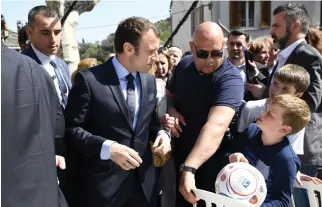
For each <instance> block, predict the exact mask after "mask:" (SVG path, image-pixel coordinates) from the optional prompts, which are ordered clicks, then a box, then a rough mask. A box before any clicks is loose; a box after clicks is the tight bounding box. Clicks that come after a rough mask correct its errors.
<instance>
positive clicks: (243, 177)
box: [215, 162, 267, 206]
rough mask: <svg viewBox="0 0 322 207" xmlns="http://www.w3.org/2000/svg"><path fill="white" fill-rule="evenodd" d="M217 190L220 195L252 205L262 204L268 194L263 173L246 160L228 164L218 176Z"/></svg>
mask: <svg viewBox="0 0 322 207" xmlns="http://www.w3.org/2000/svg"><path fill="white" fill-rule="evenodd" d="M215 190H216V193H217V194H219V195H223V196H227V197H230V198H232V199H234V200H238V201H240V202H242V203H244V204H248V205H251V206H260V205H261V204H262V203H263V202H264V200H265V197H266V194H267V188H266V183H265V179H264V177H263V175H262V174H261V173H260V172H259V171H258V170H257V169H256V168H255V167H253V166H251V165H250V164H248V163H244V162H235V163H230V164H228V165H226V166H225V167H224V168H223V169H222V170H221V171H220V173H219V174H218V176H217V178H216V183H215Z"/></svg>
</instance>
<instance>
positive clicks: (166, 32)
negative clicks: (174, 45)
mask: <svg viewBox="0 0 322 207" xmlns="http://www.w3.org/2000/svg"><path fill="white" fill-rule="evenodd" d="M154 25H155V26H156V27H157V28H158V29H159V30H160V32H161V38H160V39H161V44H163V43H164V42H165V41H167V39H168V38H169V36H170V34H171V21H170V17H169V18H167V19H164V20H160V21H157V22H156V23H154Z"/></svg>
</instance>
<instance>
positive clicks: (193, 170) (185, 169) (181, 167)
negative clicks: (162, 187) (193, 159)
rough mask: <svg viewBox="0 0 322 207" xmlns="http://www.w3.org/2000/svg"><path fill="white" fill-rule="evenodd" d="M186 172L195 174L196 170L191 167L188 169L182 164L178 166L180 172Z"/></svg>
mask: <svg viewBox="0 0 322 207" xmlns="http://www.w3.org/2000/svg"><path fill="white" fill-rule="evenodd" d="M182 171H186V172H191V173H192V174H196V171H197V169H196V168H193V167H188V166H185V165H184V164H183V163H182V164H181V166H180V172H182Z"/></svg>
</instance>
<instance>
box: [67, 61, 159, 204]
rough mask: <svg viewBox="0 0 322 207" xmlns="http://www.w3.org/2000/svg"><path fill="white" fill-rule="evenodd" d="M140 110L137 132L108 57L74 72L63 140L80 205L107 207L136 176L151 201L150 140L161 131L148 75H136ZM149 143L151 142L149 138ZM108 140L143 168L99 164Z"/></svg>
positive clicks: (152, 179) (154, 88) (152, 83)
mask: <svg viewBox="0 0 322 207" xmlns="http://www.w3.org/2000/svg"><path fill="white" fill-rule="evenodd" d="M139 77H140V81H141V108H140V112H139V119H138V123H137V127H136V129H132V125H131V123H130V122H129V120H130V119H129V115H128V109H127V105H126V102H125V99H124V96H123V94H122V91H121V88H120V82H119V80H118V77H117V74H116V72H115V68H114V66H113V63H112V58H110V59H109V60H108V61H107V62H105V63H104V64H102V65H99V66H96V67H94V68H91V69H89V70H86V71H81V72H79V73H77V75H76V77H75V82H74V85H73V87H72V89H71V91H70V94H69V98H68V105H67V107H66V116H65V118H66V132H67V134H66V136H65V138H66V139H67V143H68V144H69V145H70V147H71V149H72V150H74V151H76V152H78V153H80V155H79V156H78V166H77V168H78V172H79V173H80V174H79V179H80V180H79V182H78V183H79V184H80V187H79V189H80V190H81V194H80V196H79V198H80V199H81V202H80V205H81V206H96V207H100V206H102V207H103V206H104V207H105V206H108V205H109V204H110V203H111V202H112V200H113V199H115V196H116V195H117V193H116V192H118V191H120V189H121V188H126V186H124V185H122V184H124V182H125V180H126V178H128V176H129V175H130V173H134V172H135V173H136V176H137V178H138V180H139V182H140V183H141V185H142V188H143V191H144V194H145V196H146V198H147V199H148V200H151V199H152V198H153V196H154V190H155V182H156V178H155V168H154V166H153V164H152V163H153V162H152V152H151V149H150V144H149V141H150V140H151V139H152V138H155V136H156V134H157V131H158V130H159V129H160V128H159V127H158V124H157V122H156V113H155V108H156V102H157V101H156V83H155V79H154V77H153V76H152V75H151V74H143V73H139ZM150 138H151V139H150ZM106 139H110V140H114V141H117V142H118V143H120V144H123V145H126V146H128V147H131V148H133V149H134V150H135V151H137V152H138V153H139V156H140V157H141V158H142V160H143V163H142V164H141V166H140V167H139V168H138V169H137V170H135V171H133V170H131V171H124V170H122V169H121V168H120V167H119V166H118V165H117V164H116V163H114V162H113V161H111V160H106V161H103V160H101V159H100V152H101V147H102V144H103V142H104V141H105V140H106Z"/></svg>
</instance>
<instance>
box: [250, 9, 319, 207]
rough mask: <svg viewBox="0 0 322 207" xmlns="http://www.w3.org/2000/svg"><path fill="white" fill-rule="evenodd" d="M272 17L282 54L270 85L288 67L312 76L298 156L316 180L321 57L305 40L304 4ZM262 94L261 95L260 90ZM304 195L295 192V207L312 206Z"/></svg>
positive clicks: (277, 11) (303, 168) (306, 18)
mask: <svg viewBox="0 0 322 207" xmlns="http://www.w3.org/2000/svg"><path fill="white" fill-rule="evenodd" d="M273 14H274V19H273V25H272V30H271V35H272V38H273V40H274V42H275V43H276V44H277V46H278V48H279V49H281V52H280V53H279V55H278V56H277V64H276V66H275V67H274V68H273V71H272V74H271V76H270V80H269V83H270V84H276V83H273V82H272V78H273V76H274V73H275V72H276V71H278V70H279V69H280V68H281V67H282V66H283V65H286V64H297V65H299V66H302V67H303V68H305V69H306V70H307V72H308V73H309V74H310V86H309V88H308V89H307V91H306V92H305V93H304V94H303V96H302V98H303V99H304V100H305V101H306V103H307V104H308V105H309V107H310V111H311V121H310V123H309V124H308V125H307V127H306V128H305V135H304V155H301V156H299V157H300V159H301V165H302V166H301V170H300V171H301V173H304V174H306V175H309V176H312V177H315V176H316V175H317V172H318V167H321V166H322V153H321V152H322V118H321V117H322V79H321V78H322V57H321V55H320V54H319V52H318V51H317V50H316V49H315V48H313V47H311V46H310V45H309V44H307V42H306V41H305V36H306V35H307V32H308V29H309V25H310V17H309V14H308V12H307V10H306V8H305V7H304V6H303V5H302V4H299V3H286V4H284V5H281V6H278V7H277V8H276V9H275V10H274V13H273ZM268 89H269V86H268V87H266V89H265V91H264V95H263V96H264V97H265V98H267V97H268ZM281 90H285V89H281ZM286 90H287V89H286ZM262 91H263V89H262ZM255 92H258V91H255ZM259 94H260V95H261V90H259ZM299 192H301V194H299ZM305 194H306V193H305V192H304V190H302V189H295V190H294V200H295V204H296V206H301V207H305V206H309V204H308V198H307V195H305Z"/></svg>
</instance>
